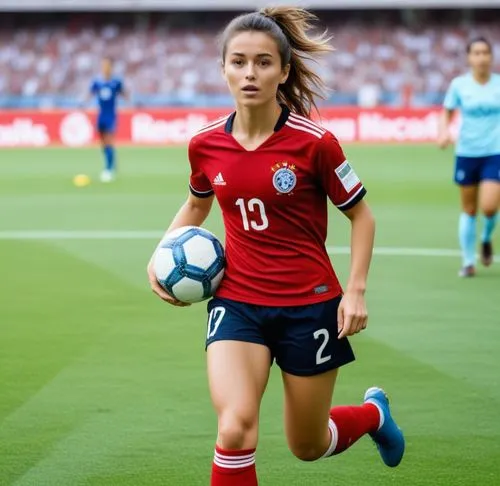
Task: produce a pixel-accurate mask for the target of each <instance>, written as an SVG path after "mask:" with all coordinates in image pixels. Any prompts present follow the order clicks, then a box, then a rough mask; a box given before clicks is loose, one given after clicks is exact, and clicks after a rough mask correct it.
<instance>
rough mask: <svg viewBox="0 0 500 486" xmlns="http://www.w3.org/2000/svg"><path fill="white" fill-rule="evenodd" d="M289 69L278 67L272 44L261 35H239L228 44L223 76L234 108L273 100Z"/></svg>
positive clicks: (273, 44)
mask: <svg viewBox="0 0 500 486" xmlns="http://www.w3.org/2000/svg"><path fill="white" fill-rule="evenodd" d="M289 69H290V67H289V65H287V66H284V67H283V66H282V65H281V58H280V55H279V51H278V46H277V44H276V41H275V40H274V39H273V38H272V37H270V36H269V35H267V34H265V33H263V32H255V31H250V32H241V33H239V34H237V35H235V36H234V37H233V38H232V39H231V40H230V41H229V42H228V45H227V48H226V56H225V58H224V64H223V73H224V78H225V79H226V81H227V84H228V86H229V90H230V91H231V94H232V95H233V98H234V99H235V100H236V103H237V104H240V105H244V106H257V105H262V104H265V103H268V102H270V101H274V100H276V93H277V91H278V86H279V85H280V84H282V83H284V82H285V81H286V79H287V77H288V72H289Z"/></svg>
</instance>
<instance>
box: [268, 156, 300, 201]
mask: <svg viewBox="0 0 500 486" xmlns="http://www.w3.org/2000/svg"><path fill="white" fill-rule="evenodd" d="M271 170H272V171H273V186H274V188H275V189H276V190H277V191H278V193H279V194H292V191H293V190H294V188H295V186H296V185H297V175H296V174H295V171H296V170H297V167H295V165H294V164H290V163H289V162H278V163H277V164H274V165H273V166H272V167H271Z"/></svg>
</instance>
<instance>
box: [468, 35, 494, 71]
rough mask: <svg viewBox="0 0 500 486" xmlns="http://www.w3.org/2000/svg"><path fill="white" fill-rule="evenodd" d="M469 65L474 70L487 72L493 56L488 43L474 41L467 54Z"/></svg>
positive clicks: (489, 69)
mask: <svg viewBox="0 0 500 486" xmlns="http://www.w3.org/2000/svg"><path fill="white" fill-rule="evenodd" d="M467 58H468V60H469V64H470V67H471V68H472V69H473V70H474V71H479V72H483V73H484V72H489V71H491V65H492V62H493V56H492V54H491V50H490V48H489V46H488V44H485V43H484V42H474V43H473V44H472V45H471V47H470V51H469V54H468V56H467Z"/></svg>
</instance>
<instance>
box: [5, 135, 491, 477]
mask: <svg viewBox="0 0 500 486" xmlns="http://www.w3.org/2000/svg"><path fill="white" fill-rule="evenodd" d="M347 152H348V154H349V158H350V160H351V161H352V162H353V164H354V166H355V167H356V169H357V171H358V172H359V174H360V175H361V177H362V179H363V180H364V182H365V184H366V186H367V187H368V191H369V194H368V196H367V200H368V201H369V203H370V204H371V205H372V208H373V210H374V213H375V215H376V218H377V221H378V229H377V248H378V251H379V253H377V255H376V256H375V257H374V261H373V266H372V272H371V276H370V281H369V289H368V294H367V299H368V305H369V311H370V325H369V327H368V329H367V331H366V332H365V333H364V334H363V335H361V336H359V337H355V338H354V339H352V343H353V345H354V348H355V351H356V353H357V357H358V359H357V361H356V362H355V363H354V364H352V365H349V366H347V367H346V368H345V369H344V370H342V372H341V375H340V379H339V382H338V386H337V389H336V393H335V397H334V401H335V403H337V404H343V403H351V402H359V401H360V400H361V398H362V396H363V393H364V390H365V389H366V388H367V387H369V386H372V385H374V384H377V385H381V386H383V387H385V388H386V389H387V391H388V392H389V394H390V397H391V399H392V403H393V410H394V414H395V416H396V418H397V419H398V421H399V422H400V423H401V425H402V427H403V428H404V430H405V432H406V436H407V442H408V448H407V455H406V457H405V459H404V462H403V463H402V465H401V466H400V467H399V468H397V469H394V470H390V469H388V468H386V467H385V466H384V465H383V464H382V463H381V461H380V459H379V457H378V454H377V453H376V450H375V448H374V446H373V445H372V444H371V442H370V440H369V439H367V438H363V439H362V440H361V441H360V442H359V443H358V444H357V445H356V446H355V447H353V448H352V449H351V450H349V451H348V452H347V453H345V454H343V455H342V456H339V457H336V458H332V459H329V460H325V461H320V462H318V463H312V464H304V463H300V462H299V461H297V460H295V459H294V458H293V457H292V456H291V454H290V453H289V452H288V450H287V448H286V443H285V439H284V434H283V423H282V390H281V383H280V380H279V373H278V370H277V369H276V368H273V371H272V377H271V381H270V384H269V388H268V391H267V393H266V396H265V399H264V403H263V407H262V422H261V439H260V444H259V448H258V452H257V467H258V472H259V478H260V481H261V484H262V486H294V485H296V486H327V485H329V486H334V485H342V486H364V485H369V486H388V485H395V486H413V485H415V486H417V485H430V486H451V485H453V486H460V485H464V486H465V485H467V486H470V485H478V486H489V485H491V486H493V485H498V484H500V461H499V458H500V418H499V417H500V415H499V413H498V410H499V408H500V378H499V377H500V358H499V356H500V344H499V343H500V304H499V296H500V293H499V291H500V264H498V261H497V264H496V265H494V266H493V267H491V268H489V269H482V268H479V274H478V276H477V278H475V279H471V280H465V281H464V280H460V279H458V278H457V270H458V267H459V265H460V260H459V258H458V257H457V256H453V252H454V251H456V245H457V243H456V231H457V230H456V227H457V217H458V194H457V191H456V188H454V187H453V185H452V183H451V176H452V155H451V152H444V153H443V152H439V151H438V150H437V149H435V148H434V147H431V146H396V145H394V146H385V145H378V146H361V145H358V146H348V147H347ZM118 158H119V164H120V178H119V179H118V181H117V182H116V183H114V184H111V185H102V184H100V183H98V182H95V180H96V176H97V175H98V173H99V170H100V166H101V156H100V152H99V150H98V149H97V148H95V149H94V148H93V149H85V150H79V149H74V150H70V149H62V148H54V149H40V150H2V151H0V269H1V272H0V275H1V280H0V485H2V486H7V485H15V486H29V485H30V486H31V485H32V486H80V485H82V486H83V485H89V486H90V485H91V486H114V485H120V486H155V485H168V486H197V485H200V486H203V485H207V484H208V478H209V470H210V465H211V461H212V450H213V445H214V439H215V434H216V420H215V417H214V414H213V412H212V409H211V405H210V402H209V397H208V391H207V385H206V377H205V365H204V359H205V353H204V337H205V319H206V314H205V305H204V304H198V305H194V306H192V307H190V308H187V309H176V308H173V307H170V306H167V305H166V304H163V303H162V302H161V301H160V300H158V299H156V298H154V296H153V295H152V293H151V291H150V290H149V288H148V284H147V279H146V274H145V267H146V263H147V261H148V259H149V256H150V254H151V252H152V250H153V248H154V246H155V244H156V242H157V238H156V235H158V236H159V235H160V234H161V232H162V230H163V229H164V228H165V227H166V226H167V225H168V223H169V221H170V219H171V218H172V216H173V214H174V212H175V210H176V209H177V207H178V206H179V204H180V203H181V202H182V201H183V200H184V198H185V197H186V194H187V176H188V172H189V170H188V164H187V163H186V150H185V148H168V149H166V148H163V149H162V148H154V149H153V148H121V149H119V150H118ZM77 173H87V174H89V175H90V176H91V177H93V179H94V182H93V183H92V184H91V185H90V186H88V187H86V188H76V187H74V186H73V185H72V184H71V179H72V177H73V175H75V174H77ZM206 226H207V227H208V228H209V229H211V230H213V231H215V232H216V233H217V234H219V235H222V226H221V221H220V214H219V211H218V209H217V208H216V209H215V210H214V212H213V214H212V215H211V216H210V218H209V220H208V222H207V224H206ZM123 232H129V233H123ZM499 235H500V232H497V235H496V239H495V244H496V247H497V249H500V238H499ZM347 244H348V225H347V222H346V221H345V218H343V217H342V216H341V215H339V214H338V212H336V211H335V210H332V217H331V221H330V236H329V241H328V245H329V246H332V247H334V249H336V248H343V247H345V246H346V245H347ZM436 250H445V251H444V252H443V253H444V254H443V256H436V255H437V253H438V252H436ZM332 258H333V261H334V265H335V266H336V268H337V269H338V273H339V276H340V277H341V279H342V280H343V281H344V282H345V279H346V277H347V270H348V263H349V260H348V256H347V255H346V254H345V252H342V251H341V252H334V253H333V254H332ZM303 277H304V278H307V275H304V276H303Z"/></svg>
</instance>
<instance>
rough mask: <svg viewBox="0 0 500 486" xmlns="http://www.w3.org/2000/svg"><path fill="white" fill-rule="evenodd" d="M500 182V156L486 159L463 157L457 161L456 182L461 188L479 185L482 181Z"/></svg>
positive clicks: (459, 157) (489, 156) (458, 156)
mask: <svg viewBox="0 0 500 486" xmlns="http://www.w3.org/2000/svg"><path fill="white" fill-rule="evenodd" d="M485 180H489V181H497V182H500V154H497V155H488V156H486V157H462V156H460V155H457V158H456V161H455V182H456V183H457V184H459V185H461V186H470V185H476V184H479V183H480V182H481V181H485Z"/></svg>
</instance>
